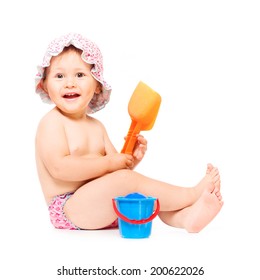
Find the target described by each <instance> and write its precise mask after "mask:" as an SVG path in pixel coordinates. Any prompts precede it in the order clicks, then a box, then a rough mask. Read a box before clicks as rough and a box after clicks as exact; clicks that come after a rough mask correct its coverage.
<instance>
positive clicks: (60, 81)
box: [43, 51, 100, 114]
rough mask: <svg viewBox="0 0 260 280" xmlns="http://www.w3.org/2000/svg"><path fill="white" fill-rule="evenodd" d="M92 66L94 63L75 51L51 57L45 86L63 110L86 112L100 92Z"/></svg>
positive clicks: (71, 112) (52, 98)
mask: <svg viewBox="0 0 260 280" xmlns="http://www.w3.org/2000/svg"><path fill="white" fill-rule="evenodd" d="M91 68H92V65H90V64H87V63H86V62H84V61H83V60H82V58H81V56H80V54H79V53H77V52H75V51H67V52H65V53H61V54H60V55H58V56H56V57H53V58H52V59H51V65H50V66H49V67H48V69H46V79H45V80H44V82H43V87H44V90H45V91H46V92H47V93H48V94H49V97H50V99H51V100H52V101H53V102H54V103H55V104H56V106H57V107H58V108H59V109H60V110H61V111H63V112H65V113H70V114H75V113H82V112H84V113H85V111H86V107H87V106H88V104H89V102H90V101H91V99H92V97H93V95H94V93H100V86H99V83H98V82H97V81H96V80H95V79H94V78H93V76H92V75H91Z"/></svg>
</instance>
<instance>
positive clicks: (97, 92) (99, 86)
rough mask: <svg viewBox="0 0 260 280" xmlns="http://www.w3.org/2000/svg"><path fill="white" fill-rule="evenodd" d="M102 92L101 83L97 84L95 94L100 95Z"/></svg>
mask: <svg viewBox="0 0 260 280" xmlns="http://www.w3.org/2000/svg"><path fill="white" fill-rule="evenodd" d="M101 92H102V85H101V84H100V83H98V84H97V87H96V90H95V93H96V94H99V93H101Z"/></svg>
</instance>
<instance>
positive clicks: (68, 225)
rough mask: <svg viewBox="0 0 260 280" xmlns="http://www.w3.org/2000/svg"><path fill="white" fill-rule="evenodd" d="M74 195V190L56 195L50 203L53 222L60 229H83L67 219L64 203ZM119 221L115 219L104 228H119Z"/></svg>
mask: <svg viewBox="0 0 260 280" xmlns="http://www.w3.org/2000/svg"><path fill="white" fill-rule="evenodd" d="M72 195H73V192H70V193H65V194H60V195H56V196H55V197H54V198H53V199H52V201H51V202H50V204H49V207H48V209H49V213H50V219H51V223H52V224H53V225H54V227H55V228H58V229H69V230H81V228H79V227H77V226H76V225H74V224H73V223H72V222H71V221H70V220H68V219H67V217H66V215H65V213H64V210H63V208H64V205H65V203H66V201H67V200H68V199H69V198H70V197H71V196H72ZM117 227H118V221H117V220H115V221H114V222H113V223H112V224H111V225H109V226H107V227H105V228H104V229H109V228H117Z"/></svg>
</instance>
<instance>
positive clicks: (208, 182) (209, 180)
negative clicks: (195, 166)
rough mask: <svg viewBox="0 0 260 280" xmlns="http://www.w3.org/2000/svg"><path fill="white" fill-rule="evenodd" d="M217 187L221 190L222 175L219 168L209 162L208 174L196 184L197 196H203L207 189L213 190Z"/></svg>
mask: <svg viewBox="0 0 260 280" xmlns="http://www.w3.org/2000/svg"><path fill="white" fill-rule="evenodd" d="M215 188H217V190H220V175H219V171H218V169H217V168H216V167H214V166H213V165H212V164H211V163H209V164H208V165H207V170H206V175H205V176H204V177H203V178H202V180H201V181H200V182H199V183H198V184H197V185H196V186H195V192H196V193H197V198H199V197H200V196H201V194H202V193H203V191H204V190H205V189H210V190H211V192H212V191H213V190H214V189H215Z"/></svg>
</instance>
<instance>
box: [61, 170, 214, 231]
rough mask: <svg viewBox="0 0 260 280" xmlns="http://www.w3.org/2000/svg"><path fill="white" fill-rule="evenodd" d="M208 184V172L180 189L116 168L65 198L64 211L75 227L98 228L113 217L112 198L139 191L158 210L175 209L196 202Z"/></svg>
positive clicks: (108, 222) (209, 179)
mask: <svg viewBox="0 0 260 280" xmlns="http://www.w3.org/2000/svg"><path fill="white" fill-rule="evenodd" d="M208 184H212V175H209V174H206V176H205V177H204V178H203V179H202V180H201V182H200V183H199V184H198V185H197V186H196V187H193V188H183V187H178V186H173V185H170V184H167V183H164V182H161V181H157V180H153V179H150V178H148V177H146V176H143V175H141V174H139V173H136V172H134V171H131V170H120V171H116V172H113V173H110V174H107V175H105V176H103V177H100V178H98V179H95V180H93V181H91V182H89V183H87V184H86V185H84V186H82V187H80V188H79V189H78V190H77V191H76V192H75V193H74V195H73V196H72V197H71V198H70V199H69V200H68V201H67V203H66V204H65V207H64V211H65V214H66V216H67V217H68V218H69V219H70V220H71V221H72V222H73V223H74V224H75V225H77V226H78V227H80V228H83V229H98V228H103V227H105V226H108V225H109V224H111V223H112V222H113V221H114V220H115V219H116V218H117V217H116V215H115V213H114V210H113V208H112V199H113V198H114V197H117V196H125V195H127V194H129V193H132V192H140V193H142V194H144V195H147V196H153V197H156V198H158V199H159V201H160V205H161V210H162V211H176V210H179V209H182V208H185V207H188V206H190V205H192V204H193V203H194V202H195V201H197V200H198V198H199V197H200V195H201V193H202V191H203V190H204V189H205V188H206V186H207V185H208Z"/></svg>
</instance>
